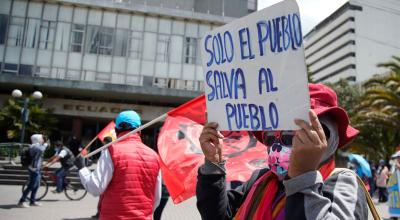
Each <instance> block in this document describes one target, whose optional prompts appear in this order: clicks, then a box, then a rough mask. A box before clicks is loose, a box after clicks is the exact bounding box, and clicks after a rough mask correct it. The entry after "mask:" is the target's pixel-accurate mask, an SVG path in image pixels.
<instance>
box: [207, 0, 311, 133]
mask: <svg viewBox="0 0 400 220" xmlns="http://www.w3.org/2000/svg"><path fill="white" fill-rule="evenodd" d="M302 41H303V40H302V33H301V24H300V16H299V9H298V6H297V4H296V2H295V1H283V2H281V3H279V4H276V5H274V6H272V7H269V8H266V9H264V10H262V11H259V12H256V13H253V14H250V15H248V16H246V17H243V18H241V19H238V20H235V21H234V22H231V23H229V24H227V25H224V26H222V27H220V28H217V29H214V30H212V31H210V32H209V33H207V34H206V35H205V36H204V38H203V39H202V43H201V45H202V48H201V52H202V58H203V59H202V61H203V69H204V79H205V92H206V98H207V112H208V121H215V122H218V124H219V128H220V130H232V131H235V130H253V131H255V130H294V129H296V128H297V127H296V125H295V124H294V123H293V121H294V119H295V118H300V119H303V120H305V121H308V117H307V111H308V109H309V97H308V89H307V73H306V65H305V58H304V49H303V44H302Z"/></svg>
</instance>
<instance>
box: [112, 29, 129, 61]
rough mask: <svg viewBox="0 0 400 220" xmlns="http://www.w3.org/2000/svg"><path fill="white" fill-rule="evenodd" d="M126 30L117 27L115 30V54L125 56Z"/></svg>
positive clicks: (126, 47) (126, 46)
mask: <svg viewBox="0 0 400 220" xmlns="http://www.w3.org/2000/svg"><path fill="white" fill-rule="evenodd" d="M128 34H129V32H128V30H123V29H117V31H116V32H115V48H114V55H115V56H126V51H127V49H128Z"/></svg>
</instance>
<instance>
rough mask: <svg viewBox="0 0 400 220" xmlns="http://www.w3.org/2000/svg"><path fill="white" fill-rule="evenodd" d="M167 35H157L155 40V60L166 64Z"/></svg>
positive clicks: (167, 53) (168, 40) (167, 50)
mask: <svg viewBox="0 0 400 220" xmlns="http://www.w3.org/2000/svg"><path fill="white" fill-rule="evenodd" d="M169 45H170V37H169V35H165V34H159V35H158V39H157V54H156V60H157V61H161V62H167V61H168V57H169Z"/></svg>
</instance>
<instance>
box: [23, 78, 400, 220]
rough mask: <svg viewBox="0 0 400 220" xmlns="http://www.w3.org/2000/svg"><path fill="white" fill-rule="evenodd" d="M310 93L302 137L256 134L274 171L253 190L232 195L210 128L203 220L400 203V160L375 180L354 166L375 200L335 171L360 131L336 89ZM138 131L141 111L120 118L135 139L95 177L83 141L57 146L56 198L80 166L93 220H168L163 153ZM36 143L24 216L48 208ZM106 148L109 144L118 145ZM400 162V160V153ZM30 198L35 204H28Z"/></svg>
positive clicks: (200, 201) (299, 215)
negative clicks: (93, 200)
mask: <svg viewBox="0 0 400 220" xmlns="http://www.w3.org/2000/svg"><path fill="white" fill-rule="evenodd" d="M309 91H310V103H311V109H310V112H309V120H310V123H307V122H306V121H303V120H295V123H296V125H297V126H298V127H299V130H297V131H262V132H254V136H255V137H256V138H257V139H258V140H259V141H260V142H262V143H263V144H264V145H265V146H266V150H267V151H268V164H269V167H268V168H265V169H261V170H257V171H255V172H254V173H253V175H252V176H251V178H250V179H249V180H248V181H247V182H244V183H240V184H238V186H236V187H232V188H231V189H228V188H230V187H227V185H226V179H225V175H226V169H225V160H224V158H223V156H222V155H223V153H222V151H223V149H222V148H221V142H220V141H221V139H222V135H221V134H220V133H219V131H218V130H217V128H218V124H217V123H214V122H209V123H207V124H206V125H205V126H204V128H203V131H202V133H201V135H200V137H199V142H200V145H201V148H202V151H203V154H204V156H205V160H204V164H203V165H201V166H200V168H199V170H198V179H197V191H196V193H197V194H196V196H197V208H198V210H199V212H200V214H201V216H202V218H203V219H256V220H257V219H271V220H272V219H277V220H280V219H331V218H338V219H348V218H350V219H367V216H368V206H367V195H369V194H370V195H372V196H373V195H374V194H376V191H377V192H378V197H379V202H382V203H383V202H387V201H388V200H390V199H391V198H394V196H393V195H395V196H396V195H397V197H398V195H399V193H398V191H399V190H398V188H396V189H393V188H391V186H394V185H396V184H397V183H398V181H397V178H396V181H395V180H392V182H393V183H394V182H395V184H391V182H390V181H391V180H390V177H393V176H395V175H397V172H399V171H398V169H399V168H400V163H399V162H400V159H399V161H398V162H396V164H394V166H392V169H390V168H389V166H388V165H387V163H386V162H385V161H384V160H381V161H379V164H378V166H377V167H374V166H373V165H372V166H371V173H372V175H371V176H367V177H366V178H364V176H363V175H361V173H360V172H359V170H358V168H357V166H359V164H357V163H354V164H353V165H354V166H353V165H352V166H349V167H350V168H352V169H353V170H354V171H355V173H357V174H359V176H361V177H362V179H363V181H364V183H365V185H367V190H369V192H368V191H367V190H366V189H365V188H364V187H363V185H360V184H359V183H358V182H357V177H356V174H355V173H354V172H352V171H351V170H348V169H347V170H338V169H335V168H336V164H335V152H336V151H337V150H338V149H341V148H344V147H346V146H347V145H348V144H349V143H350V142H351V141H352V140H353V139H354V138H355V137H356V136H357V135H358V131H357V130H356V129H355V128H353V127H352V126H351V125H350V124H349V118H348V116H347V113H346V111H345V110H344V109H342V108H340V107H339V106H338V104H337V96H336V93H335V92H334V91H333V90H332V89H330V88H329V87H327V86H325V85H322V84H309ZM139 126H141V119H140V116H139V115H138V114H137V113H136V112H135V111H132V110H129V111H123V112H121V113H120V114H118V116H117V117H116V119H115V131H116V134H117V138H119V137H122V136H124V135H128V137H127V138H125V139H124V140H121V141H119V142H117V143H114V144H112V145H111V146H110V147H109V148H108V149H105V150H103V151H102V152H101V156H100V158H99V160H98V162H97V166H96V168H95V169H94V170H93V171H92V170H89V169H88V168H87V167H86V163H85V161H84V160H82V157H80V156H78V154H79V152H80V151H81V150H82V148H81V145H80V143H79V142H78V141H77V140H76V138H72V139H70V141H69V143H68V147H67V146H64V144H63V142H61V141H56V142H55V143H54V146H55V151H56V152H55V154H54V156H53V157H51V158H50V159H49V161H48V162H47V163H46V165H45V167H49V166H51V165H52V164H54V163H56V162H60V163H61V168H60V169H58V170H57V172H56V174H57V187H56V190H55V191H54V192H55V193H59V192H61V190H62V186H63V180H64V178H65V176H66V175H67V174H68V172H69V170H70V169H71V167H73V166H75V167H77V168H78V171H79V172H78V173H79V177H80V181H81V183H82V185H83V186H84V187H85V189H86V190H87V191H88V192H89V193H91V194H92V195H95V196H100V199H99V202H98V206H97V207H98V210H97V211H98V213H97V214H96V215H95V216H94V217H98V218H100V219H152V218H154V219H156V220H158V219H161V213H162V210H163V208H164V207H165V204H166V203H167V201H168V191H167V190H166V188H165V186H164V185H163V184H162V180H161V171H160V166H161V165H160V161H159V160H160V159H159V157H158V155H157V152H156V150H153V149H151V148H150V147H148V146H146V145H145V144H143V142H142V140H141V138H140V133H133V134H131V133H130V132H131V131H133V130H134V129H136V128H138V127H139ZM31 141H32V144H31V146H30V149H29V153H30V154H31V156H32V158H33V159H32V162H31V164H29V166H28V171H29V176H30V183H29V184H28V187H27V189H26V190H25V191H24V192H23V195H22V197H21V199H20V200H19V203H18V206H19V207H23V208H26V207H30V206H40V205H41V204H40V203H38V202H37V201H36V200H35V194H36V191H37V188H38V186H39V181H40V175H41V173H40V170H41V163H42V160H43V152H44V150H45V149H46V147H47V146H48V144H47V142H46V139H45V138H44V137H43V136H42V135H40V134H35V135H32V137H31ZM102 141H103V143H104V144H106V143H109V142H111V141H112V139H111V138H107V139H105V140H102ZM395 158H400V153H399V155H397V156H396V157H395ZM350 162H351V161H350ZM398 176H400V175H398ZM162 186H163V187H162ZM29 193H31V196H30V197H29V198H30V200H29V203H26V200H27V198H28V194H29ZM396 193H397V194H396ZM392 194H393V195H392ZM396 199H398V198H396ZM396 201H397V200H396ZM391 208H392V210H391V211H392V212H391V214H392V213H394V214H393V215H392V216H393V218H396V217H397V215H396V212H395V211H397V209H398V210H399V215H398V216H400V207H391Z"/></svg>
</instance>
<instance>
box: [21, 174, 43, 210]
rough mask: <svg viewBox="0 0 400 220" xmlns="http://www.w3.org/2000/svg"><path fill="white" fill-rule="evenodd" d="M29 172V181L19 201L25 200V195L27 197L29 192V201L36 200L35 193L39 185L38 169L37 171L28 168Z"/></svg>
mask: <svg viewBox="0 0 400 220" xmlns="http://www.w3.org/2000/svg"><path fill="white" fill-rule="evenodd" d="M28 172H29V183H28V186H27V187H26V189H25V190H24V192H23V193H22V197H21V199H20V200H19V202H20V203H22V202H25V201H26V197H28V194H29V192H31V197H30V203H31V204H32V203H34V202H36V193H37V191H38V189H39V186H40V176H41V174H40V170H37V171H31V170H28Z"/></svg>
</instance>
